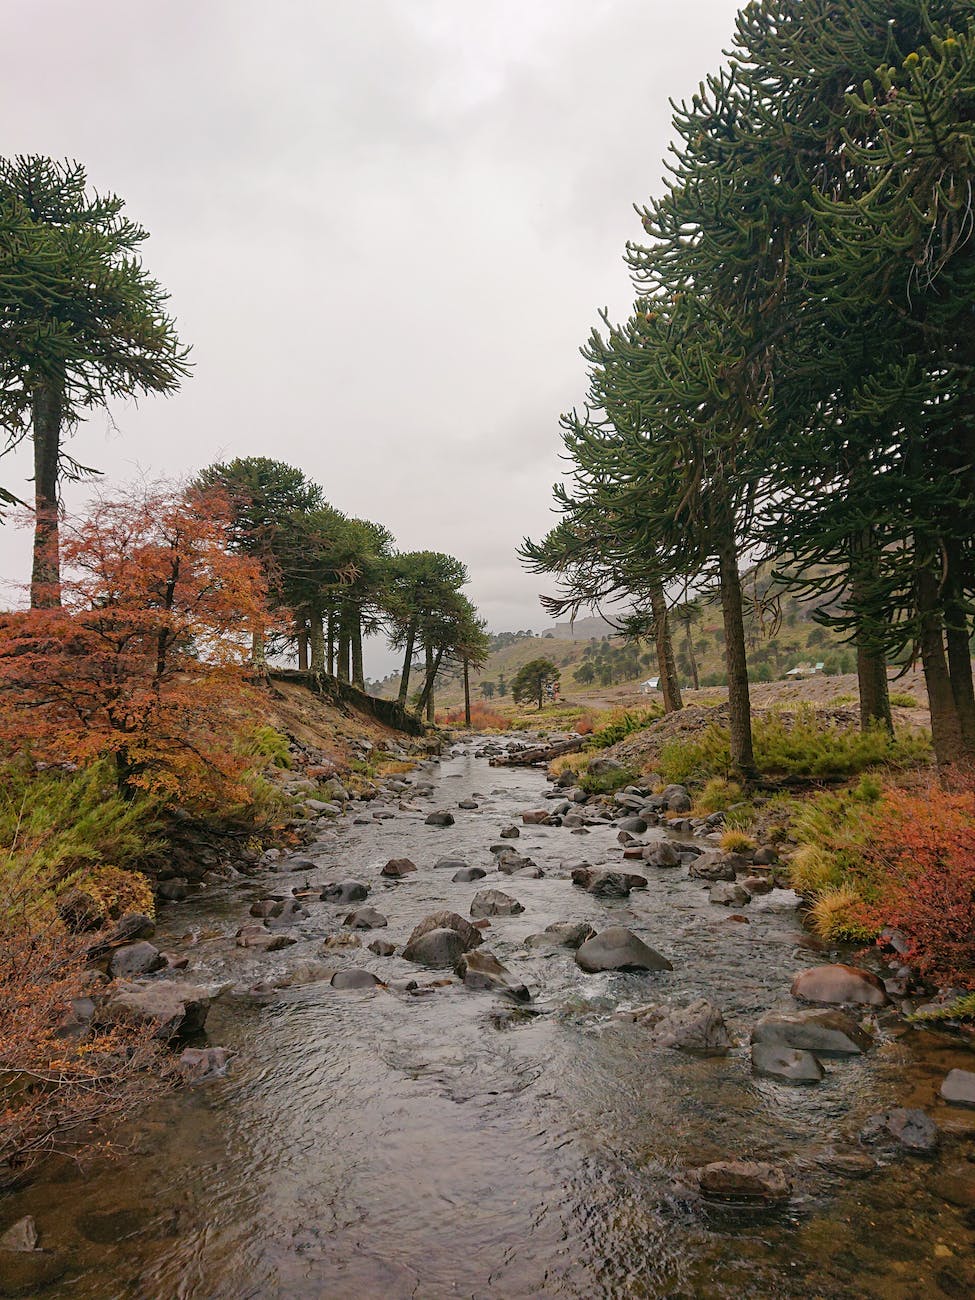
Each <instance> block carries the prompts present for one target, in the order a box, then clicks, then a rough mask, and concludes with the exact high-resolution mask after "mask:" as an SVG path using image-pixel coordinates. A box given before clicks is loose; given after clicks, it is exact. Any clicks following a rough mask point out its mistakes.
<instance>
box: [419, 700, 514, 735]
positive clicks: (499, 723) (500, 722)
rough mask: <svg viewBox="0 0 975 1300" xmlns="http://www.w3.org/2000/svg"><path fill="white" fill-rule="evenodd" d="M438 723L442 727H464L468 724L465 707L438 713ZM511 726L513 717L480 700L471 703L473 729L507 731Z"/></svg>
mask: <svg viewBox="0 0 975 1300" xmlns="http://www.w3.org/2000/svg"><path fill="white" fill-rule="evenodd" d="M437 723H438V725H439V726H441V727H464V726H466V725H467V724H466V723H465V721H464V710H463V709H449V710H447V711H445V712H444V713H438V714H437ZM510 726H511V719H510V718H508V717H506V716H505V715H504V714H503V713H498V712H497V711H496V710H495V709H489V708H488V707H487V705H486V704H481V703H480V701H478V702H476V703H473V704H472V705H471V730H472V731H507V730H508V728H509V727H510Z"/></svg>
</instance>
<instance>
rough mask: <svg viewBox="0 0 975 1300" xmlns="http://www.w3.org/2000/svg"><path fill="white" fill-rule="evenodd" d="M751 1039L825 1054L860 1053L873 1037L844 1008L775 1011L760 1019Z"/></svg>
mask: <svg viewBox="0 0 975 1300" xmlns="http://www.w3.org/2000/svg"><path fill="white" fill-rule="evenodd" d="M752 1042H753V1043H764V1044H767V1045H769V1046H771V1047H795V1048H798V1049H799V1050H800V1051H806V1052H816V1053H817V1055H822V1056H858V1055H859V1054H860V1053H861V1052H865V1051H866V1050H867V1048H868V1047H870V1046H871V1044H872V1042H873V1039H872V1038H871V1036H870V1035H869V1034H868V1033H867V1032H866V1030H864V1029H861V1028H860V1026H859V1025H858V1024H857V1023H856V1021H855V1020H851V1019H850V1017H849V1016H846V1015H844V1014H843V1012H842V1011H829V1010H826V1009H823V1010H811V1011H796V1012H792V1013H787V1012H782V1011H773V1012H770V1013H769V1014H768V1015H766V1016H763V1017H762V1018H761V1020H759V1021H757V1022H756V1024H755V1027H754V1029H753V1030H752Z"/></svg>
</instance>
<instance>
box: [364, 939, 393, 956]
mask: <svg viewBox="0 0 975 1300" xmlns="http://www.w3.org/2000/svg"><path fill="white" fill-rule="evenodd" d="M369 951H370V952H374V953H375V954H376V956H377V957H392V955H393V953H394V952H395V951H396V945H395V944H393V943H390V942H389V941H388V940H387V939H373V941H372V943H371V944H370V945H369Z"/></svg>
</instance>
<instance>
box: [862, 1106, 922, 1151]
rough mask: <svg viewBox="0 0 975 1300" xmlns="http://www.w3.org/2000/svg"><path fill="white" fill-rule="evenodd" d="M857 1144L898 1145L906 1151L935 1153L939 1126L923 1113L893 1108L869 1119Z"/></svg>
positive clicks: (906, 1108) (903, 1108)
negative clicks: (859, 1142)
mask: <svg viewBox="0 0 975 1300" xmlns="http://www.w3.org/2000/svg"><path fill="white" fill-rule="evenodd" d="M860 1141H861V1142H875V1143H876V1142H879V1143H882V1144H883V1145H886V1146H893V1145H897V1146H901V1147H904V1148H906V1149H907V1150H908V1151H917V1152H924V1151H934V1150H935V1148H936V1147H937V1145H938V1126H937V1124H935V1122H934V1120H933V1119H932V1118H931V1116H930V1115H926V1114H925V1113H924V1111H923V1110H915V1109H913V1108H908V1107H905V1106H894V1107H892V1109H890V1110H885V1111H883V1112H882V1113H881V1114H879V1115H871V1116H870V1118H869V1119H868V1120H867V1122H866V1124H864V1126H863V1128H862V1129H861V1130H860Z"/></svg>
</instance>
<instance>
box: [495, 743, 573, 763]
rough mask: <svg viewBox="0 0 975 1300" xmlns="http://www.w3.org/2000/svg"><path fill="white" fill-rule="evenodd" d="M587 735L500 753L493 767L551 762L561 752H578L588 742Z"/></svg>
mask: <svg viewBox="0 0 975 1300" xmlns="http://www.w3.org/2000/svg"><path fill="white" fill-rule="evenodd" d="M586 739H587V737H586V736H573V738H572V739H571V740H560V741H559V742H558V744H556V745H536V746H535V748H534V749H516V750H515V751H514V752H513V753H510V754H499V755H498V756H497V757H496V758H492V759H491V760H490V763H491V766H492V767H534V766H535V764H536V763H551V761H552V759H553V758H558V757H559V755H560V754H577V753H578V752H579V750H580V749H582V747H583V746H584V745H585V743H586Z"/></svg>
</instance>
